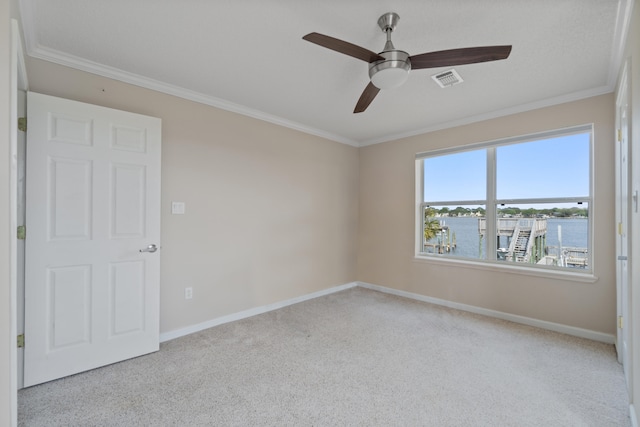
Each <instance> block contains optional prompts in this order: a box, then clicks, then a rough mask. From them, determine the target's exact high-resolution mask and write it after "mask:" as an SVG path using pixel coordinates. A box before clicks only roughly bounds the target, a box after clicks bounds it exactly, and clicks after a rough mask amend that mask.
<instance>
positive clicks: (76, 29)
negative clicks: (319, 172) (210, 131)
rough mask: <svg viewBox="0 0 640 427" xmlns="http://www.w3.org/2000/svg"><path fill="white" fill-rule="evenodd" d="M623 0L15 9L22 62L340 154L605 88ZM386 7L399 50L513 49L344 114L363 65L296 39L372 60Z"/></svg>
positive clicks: (361, 80) (129, 3)
mask: <svg viewBox="0 0 640 427" xmlns="http://www.w3.org/2000/svg"><path fill="white" fill-rule="evenodd" d="M632 1H633V0H536V1H532V0H430V1H425V0H405V1H383V0H349V1H344V0H312V1H302V0H271V1H266V0H236V1H233V0H210V1H205V0H182V1H175V0H110V1H105V0H21V1H20V6H21V13H22V20H23V28H24V31H25V40H26V44H27V54H28V55H31V56H34V57H37V58H42V59H46V60H49V61H53V62H56V63H60V64H63V65H68V66H71V67H74V68H78V69H81V70H85V71H90V72H93V73H97V74H100V75H104V76H108V77H112V78H115V79H118V80H122V81H125V82H129V83H134V84H137V85H139V86H143V87H147V88H151V89H156V90H160V91H163V92H166V93H170V94H174V95H178V96H182V97H184V98H188V99H192V100H195V101H198V102H202V103H205V104H210V105H213V106H216V107H220V108H224V109H228V110H231V111H236V112H239V113H242V114H246V115H249V116H252V117H257V118H260V119H263V120H267V121H271V122H274V123H278V124H281V125H284V126H288V127H291V128H295V129H299V130H302V131H305V132H308V133H311V134H315V135H320V136H323V137H326V138H329V139H333V140H336V141H339V142H343V143H347V144H351V145H356V146H358V145H360V146H361V145H367V144H371V143H376V142H381V141H386V140H391V139H396V138H398V137H402V136H408V135H414V134H418V133H423V132H425V131H429V130H434V129H440V128H444V127H449V126H453V125H457V124H463V123H469V122H472V121H475V120H480V119H485V118H489V117H496V116H500V115H504V114H508V113H512V112H517V111H524V110H527V109H531V108H536V107H541V106H545V105H552V104H555V103H559V102H566V101H571V100H575V99H580V98H584V97H587V96H593V95H598V94H602V93H607V92H611V91H612V90H613V89H614V84H615V79H616V76H617V71H618V68H619V66H620V62H621V56H622V52H621V50H620V46H621V43H622V40H623V36H624V30H625V22H627V17H628V13H629V9H630V4H631V2H632ZM390 11H393V12H396V13H398V14H399V15H400V22H399V24H398V27H397V28H396V30H395V31H394V33H393V42H394V44H395V46H396V48H398V49H402V50H405V51H407V52H409V54H410V55H416V54H420V53H424V52H430V51H437V50H443V49H452V48H459V47H473V46H484V45H503V44H510V45H513V50H512V52H511V56H510V57H509V58H508V59H506V60H503V61H495V62H488V63H482V64H469V65H462V66H456V67H455V69H456V71H457V72H458V73H459V74H460V75H461V77H462V78H463V79H464V82H463V83H462V84H459V85H456V86H452V87H448V88H445V89H442V88H440V87H439V86H438V85H436V83H435V82H434V81H433V80H432V79H431V75H433V74H436V73H438V72H441V71H444V70H447V69H448V68H434V69H426V70H414V71H412V72H411V74H410V76H409V80H408V82H407V83H405V84H404V85H403V86H402V87H400V88H398V89H392V90H387V91H381V92H380V93H379V94H378V96H377V97H376V99H375V100H374V101H373V103H372V104H371V105H370V106H369V108H368V109H367V110H366V111H365V112H363V113H360V114H353V108H354V106H355V104H356V101H357V100H358V98H359V96H360V94H361V92H362V91H363V90H364V88H365V86H366V85H367V84H368V82H369V77H368V74H367V70H368V68H367V64H366V63H365V62H363V61H359V60H357V59H354V58H352V57H349V56H345V55H342V54H339V53H336V52H334V51H331V50H328V49H325V48H322V47H320V46H317V45H315V44H312V43H309V42H306V41H304V40H302V36H303V35H305V34H307V33H309V32H314V31H315V32H319V33H323V34H326V35H330V36H333V37H336V38H339V39H342V40H346V41H349V42H351V43H354V44H357V45H359V46H362V47H365V48H367V49H370V50H372V51H376V52H379V51H381V50H382V48H383V46H384V42H385V35H384V34H383V33H382V32H381V31H380V29H379V28H378V26H377V19H378V17H379V16H380V15H382V14H383V13H385V12H390Z"/></svg>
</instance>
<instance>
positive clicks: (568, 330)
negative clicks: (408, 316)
mask: <svg viewBox="0 0 640 427" xmlns="http://www.w3.org/2000/svg"><path fill="white" fill-rule="evenodd" d="M358 286H361V287H363V288H367V289H372V290H374V291H379V292H384V293H387V294H392V295H397V296H401V297H405V298H410V299H414V300H418V301H423V302H429V303H432V304H436V305H441V306H444V307H449V308H455V309H457V310H462V311H468V312H471V313H476V314H482V315H484V316H489V317H495V318H497V319H502V320H508V321H511V322H515V323H520V324H523V325H528V326H534V327H537V328H541V329H547V330H550V331H554V332H561V333H564V334H567V335H573V336H576V337H581V338H587V339H590V340H594V341H600V342H603V343H607V344H614V343H615V336H614V335H612V334H605V333H602V332H596V331H591V330H589V329H582V328H576V327H574V326H567V325H562V324H560V323H553V322H547V321H545V320H538V319H533V318H531V317H524V316H518V315H516V314H509V313H504V312H501V311H495V310H489V309H487V308H482V307H476V306H472V305H467V304H461V303H457V302H453V301H447V300H443V299H439V298H432V297H428V296H425V295H420V294H415V293H412V292H406V291H400V290H398V289H392V288H386V287H384V286H378V285H372V284H370V283H365V282H358ZM636 425H637V424H636Z"/></svg>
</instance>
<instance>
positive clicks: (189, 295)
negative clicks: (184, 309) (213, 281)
mask: <svg viewBox="0 0 640 427" xmlns="http://www.w3.org/2000/svg"><path fill="white" fill-rule="evenodd" d="M191 298H193V288H192V287H188V288H184V299H191Z"/></svg>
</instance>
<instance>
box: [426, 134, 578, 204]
mask: <svg viewBox="0 0 640 427" xmlns="http://www.w3.org/2000/svg"><path fill="white" fill-rule="evenodd" d="M589 140H590V134H589V133H582V134H576V135H568V136H561V137H556V138H550V139H544V140H537V141H532V142H524V143H519V144H511V145H505V146H502V147H498V148H497V151H496V155H497V183H498V184H497V197H498V199H515V198H551V197H580V196H588V195H589ZM424 162H425V173H424V174H425V178H424V179H425V185H424V193H425V194H424V195H425V200H426V201H429V200H431V201H447V200H451V201H453V200H478V199H484V198H485V195H486V163H487V162H486V149H481V150H474V151H467V152H461V153H456V154H450V155H444V156H438V157H431V158H427V159H425V160H424ZM558 207H559V206H558Z"/></svg>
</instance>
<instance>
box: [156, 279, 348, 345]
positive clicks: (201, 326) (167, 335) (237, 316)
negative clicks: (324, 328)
mask: <svg viewBox="0 0 640 427" xmlns="http://www.w3.org/2000/svg"><path fill="white" fill-rule="evenodd" d="M356 286H358V283H357V282H351V283H347V284H345V285H339V286H334V287H332V288H329V289H324V290H322V291H318V292H313V293H311V294H307V295H302V296H300V297H296V298H292V299H288V300H285V301H280V302H275V303H273V304H267V305H263V306H261V307H255V308H250V309H249V310H244V311H240V312H238V313H233V314H229V315H226V316H222V317H217V318H215V319H211V320H207V321H206V322H202V323H198V324H196V325H191V326H187V327H186V328H182V329H176V330H173V331H169V332H164V333H161V334H160V342H165V341H169V340H172V339H175V338H180V337H182V336H185V335H189V334H193V333H195V332H200V331H202V330H205V329H209V328H212V327H214V326H219V325H222V324H224V323H229V322H235V321H236V320H242V319H246V318H247V317H252V316H256V315H258V314H263V313H267V312H269V311H273V310H278V309H280V308H283V307H287V306H290V305H293V304H298V303H300V302H303V301H308V300H310V299H314V298H318V297H323V296H325V295H329V294H333V293H336V292H340V291H344V290H346V289H351V288H355V287H356Z"/></svg>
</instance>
